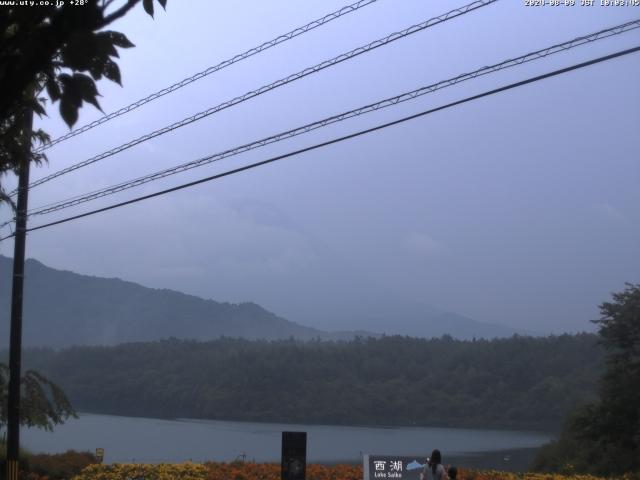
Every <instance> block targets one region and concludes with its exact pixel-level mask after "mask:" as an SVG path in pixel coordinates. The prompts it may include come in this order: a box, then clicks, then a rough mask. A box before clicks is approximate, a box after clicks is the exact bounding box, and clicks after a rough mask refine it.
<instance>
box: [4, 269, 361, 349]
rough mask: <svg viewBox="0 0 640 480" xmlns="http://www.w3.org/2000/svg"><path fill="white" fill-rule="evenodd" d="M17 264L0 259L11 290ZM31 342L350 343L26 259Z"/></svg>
mask: <svg viewBox="0 0 640 480" xmlns="http://www.w3.org/2000/svg"><path fill="white" fill-rule="evenodd" d="M11 265H12V259H10V258H7V257H3V256H0V275H1V278H2V279H3V280H4V281H3V282H2V284H3V285H6V286H7V287H10V285H11V284H10V283H5V281H8V280H10V278H11V275H10V272H11ZM25 269H26V279H25V303H24V322H23V343H24V344H25V345H31V346H48V347H56V348H58V347H65V346H71V345H115V344H118V343H122V342H134V341H152V340H160V339H162V338H169V337H178V338H191V339H203V340H209V339H213V338H217V337H220V336H231V337H243V338H249V339H261V338H263V339H282V338H288V337H290V336H293V337H295V338H299V339H312V338H317V337H320V338H323V339H340V338H350V337H353V335H355V333H344V334H340V333H335V334H330V333H328V332H324V331H322V330H318V329H315V328H311V327H306V326H303V325H299V324H297V323H294V322H290V321H288V320H286V319H284V318H281V317H279V316H277V315H275V314H273V313H271V312H269V311H267V310H265V309H264V308H262V307H261V306H259V305H256V304H255V303H240V304H233V303H220V302H215V301H213V300H205V299H202V298H199V297H195V296H193V295H187V294H185V293H181V292H176V291H173V290H167V289H153V288H147V287H143V286H141V285H138V284H136V283H133V282H127V281H124V280H120V279H117V278H100V277H91V276H87V275H79V274H77V273H73V272H69V271H62V270H55V269H52V268H49V267H47V266H45V265H43V264H42V263H40V262H38V261H36V260H33V259H29V260H27V262H26V266H25ZM10 292H11V288H1V289H0V312H3V314H2V315H1V316H0V332H2V333H5V332H6V334H7V337H8V332H9V321H8V319H9V315H8V313H9V305H10Z"/></svg>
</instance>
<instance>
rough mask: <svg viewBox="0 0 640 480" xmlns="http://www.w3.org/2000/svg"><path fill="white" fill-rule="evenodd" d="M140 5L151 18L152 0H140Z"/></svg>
mask: <svg viewBox="0 0 640 480" xmlns="http://www.w3.org/2000/svg"><path fill="white" fill-rule="evenodd" d="M142 6H143V7H144V11H145V12H147V13H148V14H149V15H150V16H151V18H153V0H142Z"/></svg>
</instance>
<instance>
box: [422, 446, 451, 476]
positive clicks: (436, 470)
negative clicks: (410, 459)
mask: <svg viewBox="0 0 640 480" xmlns="http://www.w3.org/2000/svg"><path fill="white" fill-rule="evenodd" d="M421 478H422V480H445V479H446V478H447V474H446V472H445V470H444V467H443V466H442V455H441V454H440V450H438V449H436V450H434V451H433V452H431V457H429V460H428V461H427V464H426V465H425V466H424V470H423V471H422V476H421Z"/></svg>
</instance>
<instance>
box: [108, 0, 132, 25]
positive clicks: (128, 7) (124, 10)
mask: <svg viewBox="0 0 640 480" xmlns="http://www.w3.org/2000/svg"><path fill="white" fill-rule="evenodd" d="M112 1H113V0H110V1H109V2H107V5H106V6H105V8H106V7H108V6H109V4H110V3H111V2H112ZM138 3H140V0H127V3H126V4H125V5H123V6H122V7H120V8H119V9H118V10H116V11H115V12H113V13H111V14H109V15H107V16H106V17H104V19H103V21H102V22H101V25H100V27H99V28H104V27H106V26H107V25H109V24H110V23H112V22H114V21H115V20H117V19H119V18H121V17H124V16H125V15H126V14H127V12H128V11H129V10H131V9H132V8H133V7H135V6H136V4H138Z"/></svg>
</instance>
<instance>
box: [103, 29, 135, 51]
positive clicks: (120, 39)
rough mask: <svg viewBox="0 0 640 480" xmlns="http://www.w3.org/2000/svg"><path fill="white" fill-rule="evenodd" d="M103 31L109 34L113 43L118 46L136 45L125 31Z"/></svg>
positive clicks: (128, 46) (129, 46)
mask: <svg viewBox="0 0 640 480" xmlns="http://www.w3.org/2000/svg"><path fill="white" fill-rule="evenodd" d="M103 33H104V34H107V35H108V36H109V38H111V43H113V44H114V45H115V46H116V47H120V48H131V47H135V45H134V44H133V43H131V41H130V40H129V39H128V38H127V36H126V35H125V34H123V33H120V32H112V31H107V32H103Z"/></svg>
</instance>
